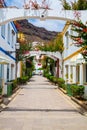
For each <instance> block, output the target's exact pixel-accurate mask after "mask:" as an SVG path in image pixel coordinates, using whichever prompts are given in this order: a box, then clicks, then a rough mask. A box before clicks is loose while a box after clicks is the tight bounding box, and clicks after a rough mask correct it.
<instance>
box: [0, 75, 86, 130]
mask: <svg viewBox="0 0 87 130" xmlns="http://www.w3.org/2000/svg"><path fill="white" fill-rule="evenodd" d="M56 88H57V86H54V85H52V84H51V83H50V82H48V80H47V79H45V78H44V77H42V76H38V75H36V76H33V77H32V78H31V80H30V82H28V84H27V85H24V86H22V87H21V90H20V91H19V93H18V95H17V96H16V97H15V98H14V99H13V100H12V101H11V102H10V103H9V104H8V106H7V108H6V109H5V110H4V111H2V112H1V113H0V130H87V117H86V116H83V115H81V114H80V113H79V112H78V111H77V108H76V106H75V105H74V103H72V102H71V101H70V100H68V98H66V96H65V95H64V94H63V93H62V92H61V91H60V90H58V89H56Z"/></svg>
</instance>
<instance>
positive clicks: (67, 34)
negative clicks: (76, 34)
mask: <svg viewBox="0 0 87 130" xmlns="http://www.w3.org/2000/svg"><path fill="white" fill-rule="evenodd" d="M65 36H66V48H68V47H69V32H68V31H67V32H66V34H65Z"/></svg>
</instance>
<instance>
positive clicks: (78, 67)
mask: <svg viewBox="0 0 87 130" xmlns="http://www.w3.org/2000/svg"><path fill="white" fill-rule="evenodd" d="M79 81H80V66H79V65H78V66H76V82H77V83H79Z"/></svg>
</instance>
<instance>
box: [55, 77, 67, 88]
mask: <svg viewBox="0 0 87 130" xmlns="http://www.w3.org/2000/svg"><path fill="white" fill-rule="evenodd" d="M57 83H58V85H59V87H62V84H65V80H64V79H63V78H58V79H57Z"/></svg>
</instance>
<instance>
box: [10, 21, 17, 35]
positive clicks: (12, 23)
mask: <svg viewBox="0 0 87 130" xmlns="http://www.w3.org/2000/svg"><path fill="white" fill-rule="evenodd" d="M10 23H11V25H12V27H13V28H14V31H15V32H16V33H17V32H18V31H17V29H16V27H15V25H14V22H10Z"/></svg>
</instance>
